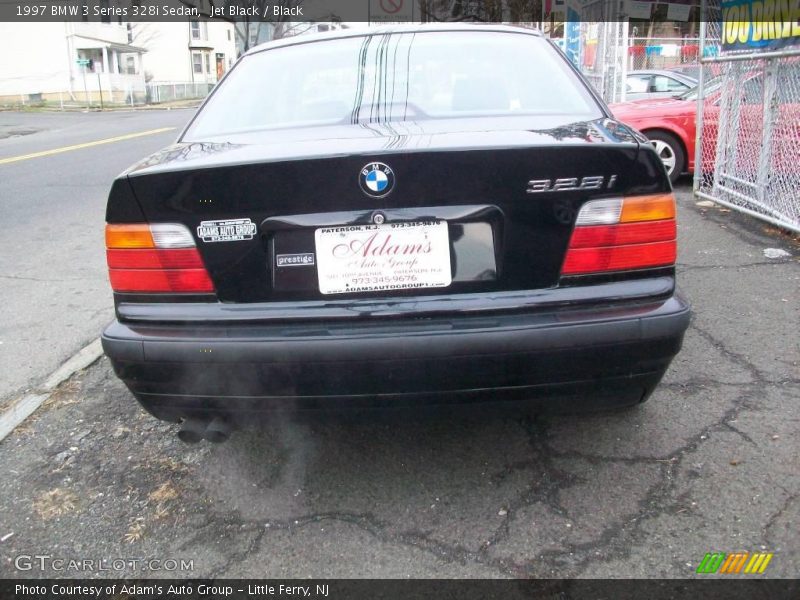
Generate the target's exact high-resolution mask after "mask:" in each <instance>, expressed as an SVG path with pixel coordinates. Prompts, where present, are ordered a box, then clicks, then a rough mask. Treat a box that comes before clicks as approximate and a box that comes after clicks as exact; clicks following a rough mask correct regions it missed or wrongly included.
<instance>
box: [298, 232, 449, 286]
mask: <svg viewBox="0 0 800 600" xmlns="http://www.w3.org/2000/svg"><path fill="white" fill-rule="evenodd" d="M314 239H315V242H316V249H317V274H318V276H319V290H320V292H322V293H323V294H350V293H357V292H375V291H382V290H402V289H413V288H431V287H447V286H448V285H450V283H451V281H452V278H451V274H450V243H449V239H448V235H447V223H446V222H445V221H424V222H415V223H384V224H382V225H346V226H341V227H322V228H320V229H317V230H316V231H315V232H314Z"/></svg>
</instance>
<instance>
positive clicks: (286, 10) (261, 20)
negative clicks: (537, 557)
mask: <svg viewBox="0 0 800 600" xmlns="http://www.w3.org/2000/svg"><path fill="white" fill-rule="evenodd" d="M180 2H181V4H183V5H185V6H190V7H192V8H196V9H197V10H198V14H199V15H200V16H202V17H206V18H209V17H211V14H212V12H215V15H214V17H215V18H221V19H222V20H224V21H228V22H229V23H233V26H234V30H235V32H236V37H237V38H238V39H239V40H240V41H241V48H242V52H247V51H248V50H249V49H250V45H251V40H253V39H254V40H259V39H261V38H262V37H263V32H264V31H265V28H267V27H271V28H273V32H272V36H271V37H272V39H279V38H281V37H286V36H288V35H296V34H297V33H301V32H302V29H300V30H298V28H302V27H305V28H306V29H307V28H308V27H309V24H308V23H297V22H294V21H293V20H292V19H293V18H294V17H292V16H291V15H293V14H297V12H298V9H300V10H302V5H303V0H248V1H247V2H242V1H241V0H238V1H237V0H180ZM228 6H242V7H245V6H247V7H253V8H255V9H256V12H257V13H258V15H257V16H250V15H242V16H228V15H229V11H228V10H227V7H228ZM220 8H224V9H225V10H224V11H223V12H222V13H218V12H216V11H218V10H219V9H220ZM276 13H277V14H276ZM331 18H332V19H333V18H335V16H334V15H331Z"/></svg>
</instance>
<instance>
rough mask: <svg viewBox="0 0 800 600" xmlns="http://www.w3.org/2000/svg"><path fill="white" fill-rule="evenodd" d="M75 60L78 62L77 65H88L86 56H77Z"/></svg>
mask: <svg viewBox="0 0 800 600" xmlns="http://www.w3.org/2000/svg"><path fill="white" fill-rule="evenodd" d="M75 62H76V63H78V66H79V67H88V66H89V59H88V58H79V59H78V60H76V61H75Z"/></svg>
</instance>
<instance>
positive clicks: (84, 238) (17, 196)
mask: <svg viewBox="0 0 800 600" xmlns="http://www.w3.org/2000/svg"><path fill="white" fill-rule="evenodd" d="M193 114H194V111H193V110H191V109H180V110H170V111H166V110H147V111H113V112H103V113H100V112H92V113H80V112H77V113H58V112H23V113H19V112H0V207H2V224H3V233H2V236H0V289H2V291H1V292H0V297H2V311H0V364H2V365H3V368H2V369H0V405H2V404H3V403H4V401H8V400H11V399H13V398H15V397H17V396H18V395H20V394H22V393H23V392H24V391H26V389H28V388H31V387H35V386H36V385H37V384H38V383H40V382H41V381H42V380H43V379H45V378H46V377H47V376H48V375H49V374H50V373H52V372H53V371H54V370H55V369H56V368H57V367H58V366H59V365H60V364H62V363H63V362H64V361H65V360H66V359H67V358H69V357H70V356H71V355H73V354H74V353H75V352H76V351H77V350H79V349H80V348H81V347H82V346H83V345H85V344H87V343H89V342H90V341H92V340H93V339H96V338H97V336H98V335H99V332H100V330H101V329H102V328H103V326H105V325H106V324H107V323H108V322H109V321H111V319H112V318H113V308H112V306H113V303H112V302H113V301H112V297H111V289H110V288H109V286H108V276H107V272H106V265H105V244H104V241H103V227H104V222H105V204H106V198H107V196H108V190H109V188H110V185H111V181H112V180H113V178H114V177H115V176H116V175H117V174H119V173H120V172H121V171H122V170H124V169H125V168H126V167H128V166H129V165H131V164H132V163H134V162H136V161H138V160H140V159H141V158H143V157H144V156H146V155H148V154H150V153H151V152H154V151H156V150H158V149H159V148H161V147H163V146H166V145H168V144H170V143H171V142H173V141H174V140H175V138H176V137H177V135H178V133H179V131H180V128H181V127H183V125H185V124H186V122H187V121H188V120H189V119H190V118H191V116H192V115H193ZM163 129H166V131H160V132H157V133H150V132H153V131H154V130H155V131H157V130H163ZM132 134H145V135H140V136H139V137H125V139H117V140H116V141H111V142H108V143H102V144H98V145H92V146H83V145H84V144H87V143H91V142H98V141H105V140H108V139H109V138H120V137H123V136H130V135H132ZM76 146H82V147H76ZM53 150H61V151H60V152H58V153H52V154H44V155H38V156H30V155H32V154H41V153H45V152H48V151H53ZM17 158H19V159H20V160H13V162H12V161H10V159H17Z"/></svg>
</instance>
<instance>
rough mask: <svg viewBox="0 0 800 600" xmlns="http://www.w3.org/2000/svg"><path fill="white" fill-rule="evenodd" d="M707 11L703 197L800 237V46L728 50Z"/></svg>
mask: <svg viewBox="0 0 800 600" xmlns="http://www.w3.org/2000/svg"><path fill="white" fill-rule="evenodd" d="M706 6H707V17H706V23H704V29H703V32H702V37H701V56H702V58H701V64H702V75H701V82H700V86H701V87H700V89H701V93H700V94H699V95H698V108H697V148H696V155H695V180H694V189H695V193H696V195H697V196H699V197H701V198H704V199H707V200H712V201H714V202H717V203H719V204H722V205H724V206H727V207H730V208H733V209H736V210H739V211H741V212H744V213H746V214H749V215H752V216H755V217H758V218H760V219H763V220H765V221H767V222H769V223H772V224H775V225H778V226H780V227H783V228H786V229H789V230H792V231H796V232H800V47H798V46H794V47H786V48H782V49H779V50H774V49H770V48H769V47H766V48H763V49H758V48H754V49H744V50H727V49H725V48H724V47H723V45H722V42H721V37H722V35H723V34H724V31H722V28H721V27H722V26H721V6H720V0H707V3H706ZM779 25H782V23H780V24H779Z"/></svg>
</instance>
